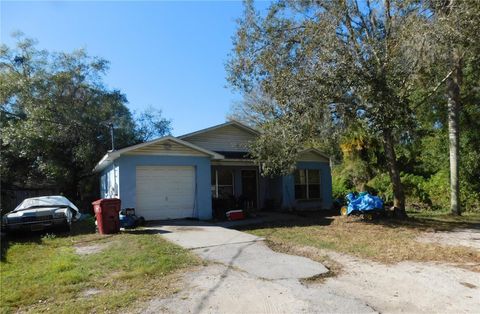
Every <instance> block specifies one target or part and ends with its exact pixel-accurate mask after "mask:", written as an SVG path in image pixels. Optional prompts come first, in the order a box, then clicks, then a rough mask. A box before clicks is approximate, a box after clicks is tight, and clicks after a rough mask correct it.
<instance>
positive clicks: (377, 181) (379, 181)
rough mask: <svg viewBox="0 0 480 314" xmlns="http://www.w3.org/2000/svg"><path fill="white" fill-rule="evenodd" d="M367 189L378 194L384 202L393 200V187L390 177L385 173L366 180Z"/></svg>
mask: <svg viewBox="0 0 480 314" xmlns="http://www.w3.org/2000/svg"><path fill="white" fill-rule="evenodd" d="M367 190H368V191H369V192H370V193H373V194H376V195H378V196H379V197H380V198H381V199H383V201H384V202H385V203H391V202H393V189H392V183H391V182H390V177H389V175H388V174H386V173H380V174H378V175H376V176H375V177H374V178H373V179H371V180H370V181H368V183H367Z"/></svg>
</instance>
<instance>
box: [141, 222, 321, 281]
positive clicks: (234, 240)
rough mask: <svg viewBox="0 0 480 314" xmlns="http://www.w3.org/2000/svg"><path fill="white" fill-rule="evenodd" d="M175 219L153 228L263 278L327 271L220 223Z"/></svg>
mask: <svg viewBox="0 0 480 314" xmlns="http://www.w3.org/2000/svg"><path fill="white" fill-rule="evenodd" d="M197 223H198V222H191V221H177V222H173V223H171V222H169V223H168V225H167V224H160V225H157V226H154V227H150V228H154V229H156V230H159V231H160V234H161V235H162V236H163V237H164V238H166V239H167V240H169V241H171V242H173V243H176V244H178V245H180V246H182V247H184V248H186V249H190V250H192V251H193V252H195V253H196V254H198V255H199V256H201V257H202V258H204V259H206V260H210V261H214V262H219V263H222V264H224V265H227V266H234V267H237V268H239V269H241V270H243V271H246V272H247V273H249V274H251V275H254V276H256V277H259V278H263V279H302V278H309V277H313V276H316V275H320V274H323V273H326V272H328V269H327V268H326V267H325V266H323V265H322V264H320V263H318V262H314V261H312V260H310V259H308V258H305V257H301V256H295V255H287V254H282V253H277V252H274V251H272V250H271V249H270V248H269V247H267V246H266V245H265V244H264V243H263V238H259V237H256V236H254V235H251V234H248V233H245V232H240V231H237V230H233V229H227V228H223V227H220V226H216V225H212V224H206V223H200V225H198V224H197Z"/></svg>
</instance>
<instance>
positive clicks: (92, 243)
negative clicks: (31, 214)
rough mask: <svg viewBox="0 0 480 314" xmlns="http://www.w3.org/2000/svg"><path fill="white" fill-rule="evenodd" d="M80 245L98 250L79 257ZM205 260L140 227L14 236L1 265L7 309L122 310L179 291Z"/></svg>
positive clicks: (2, 300)
mask: <svg viewBox="0 0 480 314" xmlns="http://www.w3.org/2000/svg"><path fill="white" fill-rule="evenodd" d="M77 247H82V248H87V249H88V248H97V249H98V252H96V253H90V254H84V255H79V254H77V253H76V248H77ZM199 263H200V260H199V259H198V258H197V257H195V256H193V255H192V254H190V253H189V252H188V251H186V250H184V249H182V248H180V247H178V246H176V245H173V244H171V243H168V242H167V241H165V240H163V239H162V238H161V237H160V236H158V235H157V234H144V233H143V234H142V232H141V231H140V232H139V231H138V230H137V232H135V233H134V232H132V233H122V234H117V235H110V236H100V235H98V234H83V235H75V236H64V237H61V236H56V237H55V236H49V235H46V236H45V235H44V236H42V237H40V236H39V237H37V238H32V239H19V240H12V241H11V242H10V243H8V248H7V250H6V252H5V254H4V255H3V256H2V262H1V264H0V266H1V270H0V279H1V297H0V300H1V311H2V313H9V312H16V311H21V312H43V311H53V312H62V313H65V312H70V313H85V312H88V313H92V312H120V311H123V310H125V309H129V308H133V307H134V306H135V305H138V302H140V301H142V300H147V299H148V298H150V297H153V296H162V295H167V294H169V293H173V292H175V289H176V288H175V279H176V277H178V274H179V271H180V270H182V269H185V268H188V267H190V266H194V265H198V264H199ZM135 302H137V304H135Z"/></svg>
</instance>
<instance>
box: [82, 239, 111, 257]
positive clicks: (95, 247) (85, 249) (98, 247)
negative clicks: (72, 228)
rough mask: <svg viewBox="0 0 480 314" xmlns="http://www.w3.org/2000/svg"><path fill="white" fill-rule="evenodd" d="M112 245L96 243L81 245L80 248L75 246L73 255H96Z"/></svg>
mask: <svg viewBox="0 0 480 314" xmlns="http://www.w3.org/2000/svg"><path fill="white" fill-rule="evenodd" d="M111 244H112V243H111V242H108V243H96V244H90V245H82V246H75V247H74V248H75V253H77V254H78V255H89V254H96V253H100V252H102V251H103V250H105V249H106V248H108V247H109V246H110V245H111Z"/></svg>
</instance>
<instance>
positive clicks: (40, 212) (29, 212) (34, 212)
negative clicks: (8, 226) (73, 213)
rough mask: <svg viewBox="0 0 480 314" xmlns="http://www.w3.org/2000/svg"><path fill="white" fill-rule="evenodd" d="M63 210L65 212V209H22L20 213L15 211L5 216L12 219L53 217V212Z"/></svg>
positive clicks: (64, 207)
mask: <svg viewBox="0 0 480 314" xmlns="http://www.w3.org/2000/svg"><path fill="white" fill-rule="evenodd" d="M59 209H61V210H62V209H63V211H67V207H66V206H63V207H58V206H57V207H41V208H31V209H24V210H21V211H16V212H10V213H8V214H6V216H7V217H8V218H14V217H24V216H38V217H40V216H49V215H53V214H54V213H55V211H57V210H59Z"/></svg>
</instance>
